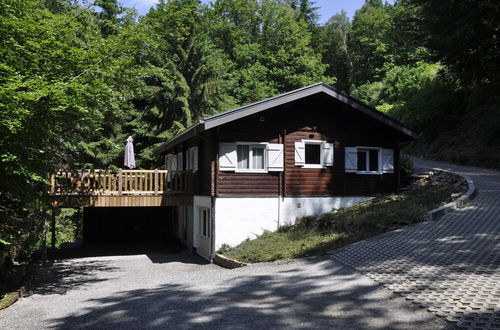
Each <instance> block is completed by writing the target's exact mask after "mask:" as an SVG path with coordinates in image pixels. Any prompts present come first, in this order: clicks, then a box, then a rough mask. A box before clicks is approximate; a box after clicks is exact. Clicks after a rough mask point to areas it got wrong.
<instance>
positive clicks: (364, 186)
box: [213, 96, 403, 196]
mask: <svg viewBox="0 0 500 330" xmlns="http://www.w3.org/2000/svg"><path fill="white" fill-rule="evenodd" d="M216 130H217V139H218V141H219V142H269V143H282V141H283V137H284V141H285V148H284V149H285V171H284V172H281V173H282V174H280V172H269V173H258V174H257V173H235V172H231V171H218V172H217V180H216V181H217V182H216V186H217V189H216V194H217V195H218V196H247V195H248V196H277V195H278V194H279V193H280V191H283V190H284V191H285V196H359V195H376V194H380V193H387V192H392V191H395V190H396V189H397V181H398V180H397V175H396V174H383V175H367V174H365V175H361V174H354V173H345V170H344V157H345V156H344V148H345V147H354V146H373V147H382V148H388V149H394V150H395V158H396V159H395V165H397V164H399V158H398V157H399V154H398V149H397V146H398V141H399V140H402V139H403V137H402V136H400V133H399V132H397V131H395V130H393V129H391V128H389V127H387V126H386V125H383V124H381V123H379V122H378V121H376V120H374V119H373V118H371V117H368V116H366V115H363V114H361V113H359V112H358V111H356V110H354V109H352V108H350V107H349V106H348V105H345V104H343V103H341V102H337V101H335V100H332V99H331V98H326V97H323V96H315V97H310V98H308V99H303V100H300V101H296V102H292V103H290V104H287V105H285V106H281V107H278V108H275V109H270V110H268V111H266V112H262V113H259V114H256V115H252V116H249V117H246V118H243V119H240V120H237V121H234V122H231V123H228V124H225V125H223V126H221V127H219V128H217V129H216ZM303 139H305V140H326V141H327V142H331V143H333V144H334V146H335V148H334V166H332V167H327V168H324V169H307V168H303V167H300V166H296V165H295V152H294V143H295V142H296V141H301V140H303ZM217 154H218V150H217V151H215V154H214V155H213V157H217ZM280 175H282V176H283V177H284V180H283V181H284V182H282V181H280ZM280 186H281V187H280Z"/></svg>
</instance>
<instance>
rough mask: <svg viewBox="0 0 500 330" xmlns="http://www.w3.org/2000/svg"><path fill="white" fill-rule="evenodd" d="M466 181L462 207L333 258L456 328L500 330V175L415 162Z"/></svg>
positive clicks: (365, 242)
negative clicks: (473, 191)
mask: <svg viewBox="0 0 500 330" xmlns="http://www.w3.org/2000/svg"><path fill="white" fill-rule="evenodd" d="M415 165H416V167H419V168H440V169H447V170H453V171H455V172H458V173H461V174H464V175H468V176H470V177H471V178H472V180H473V181H474V182H475V184H476V187H477V190H478V194H477V195H476V197H475V198H474V199H473V200H472V202H471V203H470V204H468V205H467V206H466V207H465V208H463V209H460V210H458V211H455V212H452V213H448V214H447V215H445V216H443V217H442V218H441V219H439V220H438V221H434V222H424V223H420V224H417V225H415V226H411V227H407V228H403V229H400V230H397V231H394V232H390V233H386V234H384V235H381V236H378V237H374V238H372V239H369V240H366V241H362V242H358V243H355V244H353V245H350V246H348V247H346V248H344V249H342V250H337V251H332V252H331V254H332V257H333V259H334V260H336V261H338V262H340V263H342V264H344V265H347V266H349V267H352V268H354V269H355V270H357V271H359V272H361V273H363V274H365V275H368V276H369V277H371V278H372V279H374V280H375V281H377V282H379V283H381V284H382V285H384V286H385V287H386V288H388V289H390V290H392V291H393V292H396V293H399V294H401V295H402V296H404V297H405V298H406V299H408V300H412V301H413V302H415V303H416V304H419V305H421V306H423V307H425V308H427V309H428V310H429V311H431V312H433V313H435V314H436V315H439V316H442V317H445V318H446V320H448V321H451V322H454V323H455V324H456V326H457V327H459V328H467V329H500V172H497V171H489V170H484V169H478V168H468V167H461V166H455V165H450V164H445V163H438V162H431V161H424V160H420V159H418V160H417V159H416V160H415Z"/></svg>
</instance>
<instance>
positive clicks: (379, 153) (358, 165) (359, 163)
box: [345, 147, 394, 174]
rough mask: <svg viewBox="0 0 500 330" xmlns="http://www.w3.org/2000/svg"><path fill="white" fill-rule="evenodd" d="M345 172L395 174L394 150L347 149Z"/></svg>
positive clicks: (377, 148) (376, 148)
mask: <svg viewBox="0 0 500 330" xmlns="http://www.w3.org/2000/svg"><path fill="white" fill-rule="evenodd" d="M345 171H346V172H348V173H357V174H383V173H394V150H393V149H383V148H379V147H345Z"/></svg>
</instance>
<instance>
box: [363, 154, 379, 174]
mask: <svg viewBox="0 0 500 330" xmlns="http://www.w3.org/2000/svg"><path fill="white" fill-rule="evenodd" d="M358 172H372V173H379V172H380V149H379V148H376V149H375V148H370V149H368V148H358Z"/></svg>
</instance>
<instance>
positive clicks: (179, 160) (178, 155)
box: [177, 152, 184, 171]
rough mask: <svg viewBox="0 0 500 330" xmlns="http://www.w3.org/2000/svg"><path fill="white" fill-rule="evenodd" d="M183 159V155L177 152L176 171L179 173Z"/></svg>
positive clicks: (182, 165) (182, 167)
mask: <svg viewBox="0 0 500 330" xmlns="http://www.w3.org/2000/svg"><path fill="white" fill-rule="evenodd" d="M183 161H184V157H183V154H182V152H179V153H178V154H177V169H178V170H179V171H182V170H183V169H184V162H183Z"/></svg>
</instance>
